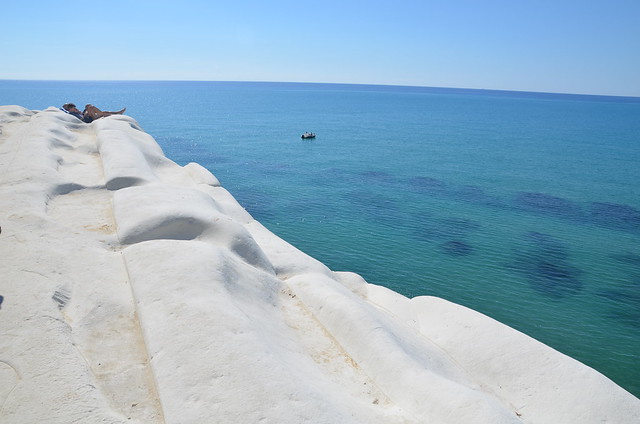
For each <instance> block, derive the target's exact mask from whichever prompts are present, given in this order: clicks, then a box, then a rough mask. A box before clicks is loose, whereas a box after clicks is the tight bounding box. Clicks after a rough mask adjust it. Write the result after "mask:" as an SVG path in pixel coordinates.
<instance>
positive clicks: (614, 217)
mask: <svg viewBox="0 0 640 424" xmlns="http://www.w3.org/2000/svg"><path fill="white" fill-rule="evenodd" d="M589 216H590V218H591V220H592V221H593V222H594V223H595V224H597V225H601V226H604V227H609V228H618V229H623V230H632V231H638V230H640V211H639V210H637V209H635V208H633V207H631V206H628V205H619V204H615V203H591V210H590V215H589Z"/></svg>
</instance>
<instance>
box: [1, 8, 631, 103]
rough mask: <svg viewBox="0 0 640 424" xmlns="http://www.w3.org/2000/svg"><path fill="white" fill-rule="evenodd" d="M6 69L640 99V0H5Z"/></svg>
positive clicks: (49, 76)
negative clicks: (530, 92)
mask: <svg viewBox="0 0 640 424" xmlns="http://www.w3.org/2000/svg"><path fill="white" fill-rule="evenodd" d="M0 79H30V80H33V79H36V80H210V81H288V82H329V83H356V84H389V85H416V86H429V87H455V88H479V89H495V90H517V91H537V92H555V93H576V94H601V95H616V96H636V97H640V0H607V1H602V0H598V1H596V0H386V1H382V0H366V1H364V0H362V1H361V0H313V1H307V0H296V1H293V0H292V1H289V0H262V1H252V0H248V1H243V0H225V1H218V0H180V1H175V0H174V1H158V0H154V1H147V0H128V1H121V0H111V1H108V0H105V1H100V2H77V1H76V2H72V1H67V2H64V1H62V2H61V1H51V0H32V1H28V2H24V1H18V0H0ZM0 103H1V100H0Z"/></svg>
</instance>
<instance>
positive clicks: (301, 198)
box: [0, 81, 640, 396]
mask: <svg viewBox="0 0 640 424" xmlns="http://www.w3.org/2000/svg"><path fill="white" fill-rule="evenodd" d="M67 101H72V102H75V103H76V104H78V105H79V106H81V105H84V104H85V103H89V102H91V103H93V104H95V105H97V106H98V107H101V108H104V109H112V110H116V109H120V108H121V107H123V106H126V107H127V114H129V115H131V116H133V117H134V118H135V119H136V120H138V122H139V123H140V124H141V125H142V127H143V128H144V129H145V130H146V131H147V132H149V133H150V134H151V135H153V136H154V137H155V138H156V140H157V141H158V142H159V143H160V145H161V146H162V148H163V149H164V151H165V153H166V154H167V156H168V157H170V158H171V159H173V160H175V161H176V162H178V163H180V164H185V163H187V162H190V161H196V162H199V163H200V164H202V165H204V166H205V167H207V168H208V169H210V170H211V171H212V172H213V174H214V175H216V176H217V177H218V178H219V179H220V181H221V182H222V184H223V185H224V186H225V187H226V188H227V189H228V190H229V191H231V193H232V194H233V195H234V196H235V197H236V198H237V199H238V200H239V201H240V203H242V204H243V206H245V207H246V208H247V209H248V210H249V212H251V214H252V215H253V216H254V217H255V218H256V219H258V220H259V221H261V222H262V223H263V224H264V225H266V226H267V227H268V228H270V229H271V230H272V231H273V232H275V233H276V234H278V235H280V236H281V237H282V238H284V239H285V240H287V241H289V242H290V243H292V244H293V245H295V246H297V247H298V248H300V249H301V250H303V251H305V252H306V253H308V254H310V255H311V256H314V257H316V258H317V259H319V260H321V261H322V262H324V263H326V264H327V265H328V266H329V267H330V268H331V269H334V270H346V271H354V272H357V273H359V274H361V275H362V276H363V277H365V279H366V280H367V281H369V282H371V283H375V284H380V285H384V286H387V287H390V288H392V289H393V290H396V291H398V292H400V293H402V294H404V295H407V296H411V297H412V296H418V295H434V296H439V297H443V298H445V299H448V300H451V301H453V302H456V303H459V304H462V305H465V306H468V307H470V308H473V309H475V310H478V311H481V312H483V313H485V314H487V315H489V316H491V317H494V318H496V319H498V320H499V321H502V322H504V323H506V324H508V325H510V326H512V327H514V328H516V329H518V330H521V331H523V332H524V333H526V334H529V335H531V336H532V337H535V338H536V339H538V340H540V341H542V342H544V343H546V344H548V345H550V346H552V347H554V348H556V349H557V350H559V351H561V352H564V353H566V354H568V355H570V356H572V357H574V358H576V359H578V360H580V361H582V362H584V363H586V364H588V365H590V366H592V367H594V368H596V369H597V370H599V371H600V372H602V373H603V374H605V375H607V376H608V377H610V378H611V379H612V380H614V381H615V382H617V383H618V384H620V385H621V386H623V387H625V388H626V389H627V390H629V391H630V392H632V393H634V394H635V395H636V396H640V188H639V187H640V99H638V98H615V97H594V96H570V95H555V94H533V93H516V92H495V91H479V90H454V89H429V88H416V87H385V86H354V85H336V84H283V83H206V82H200V83H197V82H189V83H188V82H184V83H176V82H19V81H0V104H19V105H22V106H25V107H27V108H31V109H44V108H46V107H48V106H51V105H55V106H60V105H62V104H63V103H65V102H67ZM305 131H314V132H315V133H316V134H317V138H316V139H315V140H305V141H303V140H301V139H300V134H301V133H303V132H305Z"/></svg>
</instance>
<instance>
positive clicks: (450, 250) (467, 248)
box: [440, 240, 473, 256]
mask: <svg viewBox="0 0 640 424" xmlns="http://www.w3.org/2000/svg"><path fill="white" fill-rule="evenodd" d="M440 248H441V249H442V251H443V252H444V253H446V254H447V255H450V256H467V255H470V254H471V253H473V247H471V245H469V244H467V243H465V242H464V241H461V240H450V241H448V242H446V243H443V244H442V245H440Z"/></svg>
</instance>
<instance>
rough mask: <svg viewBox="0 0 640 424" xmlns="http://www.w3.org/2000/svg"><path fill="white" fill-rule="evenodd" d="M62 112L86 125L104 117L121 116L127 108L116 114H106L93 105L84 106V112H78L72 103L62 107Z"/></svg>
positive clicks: (106, 112)
mask: <svg viewBox="0 0 640 424" xmlns="http://www.w3.org/2000/svg"><path fill="white" fill-rule="evenodd" d="M62 110H64V111H65V112H67V113H68V114H70V115H73V116H75V117H76V118H78V119H79V120H81V121H82V122H86V123H87V124H88V123H90V122H93V121H95V120H96V119H100V118H104V117H105V116H111V115H122V114H123V113H124V111H125V110H127V108H126V107H125V108H123V109H122V110H119V111H117V112H108V111H103V110H100V109H98V108H97V107H95V106H94V105H86V106H85V107H84V111H82V112H80V110H79V109H78V108H77V107H76V105H74V104H73V103H65V104H64V105H62Z"/></svg>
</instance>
